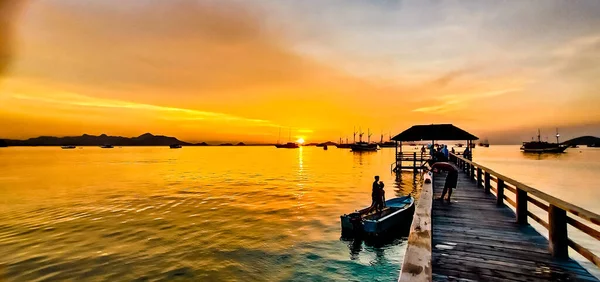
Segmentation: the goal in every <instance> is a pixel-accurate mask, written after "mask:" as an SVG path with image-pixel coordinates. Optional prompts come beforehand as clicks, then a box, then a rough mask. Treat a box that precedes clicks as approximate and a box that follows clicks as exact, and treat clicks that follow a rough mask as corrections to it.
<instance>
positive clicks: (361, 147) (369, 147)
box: [350, 143, 378, 152]
mask: <svg viewBox="0 0 600 282" xmlns="http://www.w3.org/2000/svg"><path fill="white" fill-rule="evenodd" d="M350 149H352V152H373V151H377V149H378V147H377V144H373V143H356V144H352V145H350Z"/></svg>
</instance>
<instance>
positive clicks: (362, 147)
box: [350, 129, 379, 152]
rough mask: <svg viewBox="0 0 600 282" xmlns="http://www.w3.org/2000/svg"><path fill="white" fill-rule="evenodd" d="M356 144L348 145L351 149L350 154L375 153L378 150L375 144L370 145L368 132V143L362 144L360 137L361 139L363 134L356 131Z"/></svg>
mask: <svg viewBox="0 0 600 282" xmlns="http://www.w3.org/2000/svg"><path fill="white" fill-rule="evenodd" d="M358 131H359V133H358V136H359V139H358V142H355V143H354V144H352V145H350V149H352V152H369V151H377V150H378V149H379V147H378V146H377V143H371V132H370V130H369V133H368V135H367V136H368V139H367V140H368V141H367V142H363V141H362V137H363V134H364V133H363V132H360V129H359V130H358Z"/></svg>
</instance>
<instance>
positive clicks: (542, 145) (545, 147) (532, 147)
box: [521, 129, 569, 154]
mask: <svg viewBox="0 0 600 282" xmlns="http://www.w3.org/2000/svg"><path fill="white" fill-rule="evenodd" d="M559 136H560V135H559V134H558V131H557V132H556V143H548V142H545V141H542V140H541V137H540V131H539V129H538V140H537V141H531V142H523V146H521V151H523V152H525V153H539V154H541V153H562V152H564V151H565V150H566V149H567V148H568V147H569V146H567V145H561V144H560V143H559V142H558V137H559Z"/></svg>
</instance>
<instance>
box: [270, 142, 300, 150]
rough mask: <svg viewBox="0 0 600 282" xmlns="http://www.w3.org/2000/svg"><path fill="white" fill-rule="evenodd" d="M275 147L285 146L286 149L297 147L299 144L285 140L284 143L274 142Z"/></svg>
mask: <svg viewBox="0 0 600 282" xmlns="http://www.w3.org/2000/svg"><path fill="white" fill-rule="evenodd" d="M275 147H277V148H287V149H296V148H299V147H300V146H299V145H298V144H297V143H294V142H287V143H285V144H275Z"/></svg>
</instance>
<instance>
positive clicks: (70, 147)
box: [60, 145, 77, 149]
mask: <svg viewBox="0 0 600 282" xmlns="http://www.w3.org/2000/svg"><path fill="white" fill-rule="evenodd" d="M60 147H61V148H63V149H75V148H77V147H75V146H73V145H68V146H60Z"/></svg>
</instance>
